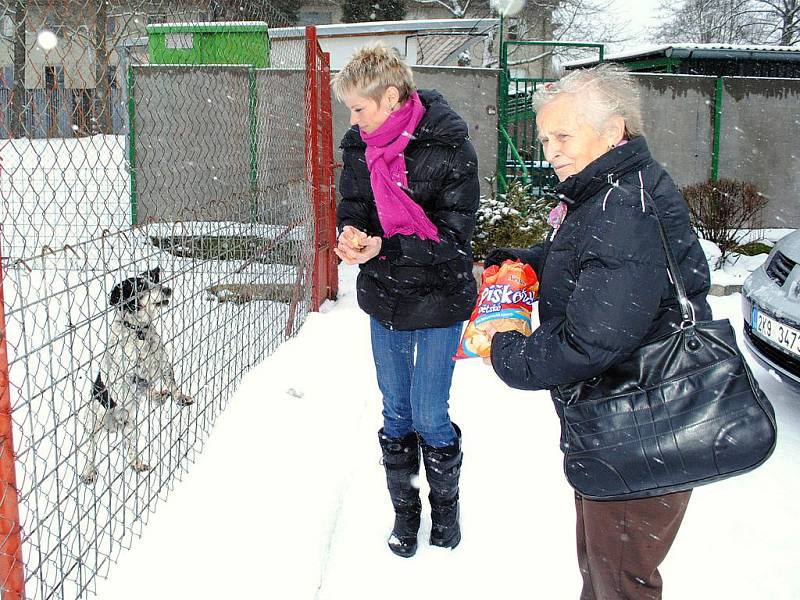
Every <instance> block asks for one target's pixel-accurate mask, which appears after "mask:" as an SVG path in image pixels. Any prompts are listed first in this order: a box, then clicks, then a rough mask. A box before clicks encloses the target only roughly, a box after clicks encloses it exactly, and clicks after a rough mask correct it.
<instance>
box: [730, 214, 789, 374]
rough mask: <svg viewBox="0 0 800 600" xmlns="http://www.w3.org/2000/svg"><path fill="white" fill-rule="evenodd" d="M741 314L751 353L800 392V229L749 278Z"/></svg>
mask: <svg viewBox="0 0 800 600" xmlns="http://www.w3.org/2000/svg"><path fill="white" fill-rule="evenodd" d="M742 314H743V315H744V340H745V344H746V345H747V348H748V350H749V351H750V352H751V353H752V355H753V356H754V357H755V358H756V360H757V361H758V362H759V363H761V365H762V366H764V367H765V368H767V369H768V370H770V369H772V370H774V371H775V372H776V373H777V374H778V375H779V376H780V378H781V379H782V380H788V382H789V385H791V386H792V387H795V388H797V389H800V230H796V231H794V232H792V233H790V234H789V235H787V236H785V237H783V238H781V239H780V240H779V241H778V242H777V243H776V244H775V246H773V248H772V250H771V251H770V253H769V256H768V257H767V260H765V261H764V264H763V265H761V266H760V267H758V268H757V269H756V270H755V271H753V272H752V273H750V275H749V276H748V277H747V279H746V280H745V282H744V284H743V286H742Z"/></svg>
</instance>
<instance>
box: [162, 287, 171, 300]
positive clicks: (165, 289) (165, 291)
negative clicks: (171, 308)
mask: <svg viewBox="0 0 800 600" xmlns="http://www.w3.org/2000/svg"><path fill="white" fill-rule="evenodd" d="M161 293H162V294H164V295H165V296H166V297H167V298H169V297H170V296H172V288H168V287H162V288H161Z"/></svg>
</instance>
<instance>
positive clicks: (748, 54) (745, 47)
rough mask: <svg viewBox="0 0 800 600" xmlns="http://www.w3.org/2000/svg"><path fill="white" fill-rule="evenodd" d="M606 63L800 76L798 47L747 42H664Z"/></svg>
mask: <svg viewBox="0 0 800 600" xmlns="http://www.w3.org/2000/svg"><path fill="white" fill-rule="evenodd" d="M605 61H606V62H616V63H621V64H624V65H625V66H626V67H627V68H628V69H630V70H632V71H637V72H647V71H650V72H664V73H683V74H693V75H716V76H750V77H791V78H800V47H796V46H768V45H750V44H683V43H681V44H663V45H653V46H645V47H642V48H637V49H635V50H628V51H626V52H620V53H618V54H609V55H607V56H606V57H605ZM597 63H598V60H597V59H596V58H589V59H582V60H575V61H571V62H568V63H565V65H564V68H565V69H567V70H570V69H576V68H581V67H590V66H593V65H596V64H597Z"/></svg>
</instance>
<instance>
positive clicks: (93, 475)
mask: <svg viewBox="0 0 800 600" xmlns="http://www.w3.org/2000/svg"><path fill="white" fill-rule="evenodd" d="M81 481H83V483H85V484H87V485H88V484H92V483H94V482H95V481H97V469H95V468H94V467H86V469H84V471H83V474H82V475H81Z"/></svg>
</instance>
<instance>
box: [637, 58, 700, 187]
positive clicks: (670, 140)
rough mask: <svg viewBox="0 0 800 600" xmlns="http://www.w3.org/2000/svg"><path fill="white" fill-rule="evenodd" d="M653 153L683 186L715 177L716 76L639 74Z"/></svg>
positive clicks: (645, 124)
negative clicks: (712, 146)
mask: <svg viewBox="0 0 800 600" xmlns="http://www.w3.org/2000/svg"><path fill="white" fill-rule="evenodd" d="M636 79H637V81H638V82H639V85H640V86H641V90H642V107H643V109H644V111H643V112H644V114H643V117H644V128H645V130H644V132H645V137H646V138H647V143H648V145H649V146H650V151H651V152H652V153H653V156H654V157H655V159H656V160H657V161H659V162H660V163H661V164H662V165H664V168H665V169H666V170H667V171H668V172H669V174H670V175H671V176H672V178H673V179H674V180H675V183H676V184H677V185H678V186H680V187H682V186H685V185H688V184H691V183H697V182H698V181H707V180H708V179H709V178H710V177H711V140H712V137H713V131H714V129H713V124H714V102H713V101H714V86H715V79H714V78H713V77H700V76H692V75H661V74H649V73H637V74H636Z"/></svg>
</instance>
